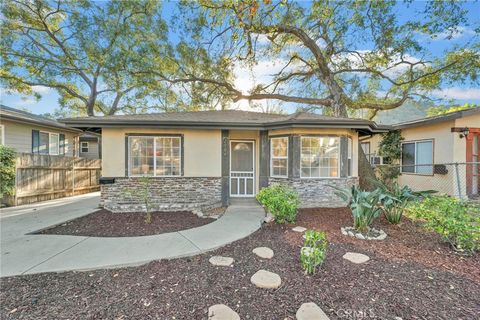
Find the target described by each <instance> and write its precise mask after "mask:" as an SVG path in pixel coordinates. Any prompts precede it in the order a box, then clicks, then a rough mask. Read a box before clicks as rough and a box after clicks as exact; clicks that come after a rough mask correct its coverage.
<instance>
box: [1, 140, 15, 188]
mask: <svg viewBox="0 0 480 320" xmlns="http://www.w3.org/2000/svg"><path fill="white" fill-rule="evenodd" d="M16 156H17V154H16V152H15V150H14V149H12V148H9V147H6V146H3V145H0V181H1V183H0V197H3V195H10V196H12V195H14V194H15V160H16Z"/></svg>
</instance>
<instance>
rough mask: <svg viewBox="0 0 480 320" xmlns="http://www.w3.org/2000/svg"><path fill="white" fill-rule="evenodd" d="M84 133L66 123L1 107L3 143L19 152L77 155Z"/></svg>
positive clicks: (0, 130)
mask: <svg viewBox="0 0 480 320" xmlns="http://www.w3.org/2000/svg"><path fill="white" fill-rule="evenodd" d="M81 133H82V131H81V130H79V129H75V128H70V127H67V126H66V125H65V124H64V123H60V122H57V121H54V120H51V119H48V118H45V117H42V116H39V115H35V114H32V113H29V112H25V111H22V110H18V109H14V108H10V107H7V106H3V105H2V106H0V134H1V137H0V142H1V143H2V144H3V145H6V146H9V147H12V148H13V149H15V150H16V151H17V152H25V153H36V154H47V155H66V156H74V155H76V150H75V139H76V137H77V136H79V135H80V134H81Z"/></svg>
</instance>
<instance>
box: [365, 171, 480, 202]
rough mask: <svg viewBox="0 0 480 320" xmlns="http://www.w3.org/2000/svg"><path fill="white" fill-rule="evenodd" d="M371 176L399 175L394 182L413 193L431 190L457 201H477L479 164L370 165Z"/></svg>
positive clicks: (478, 197)
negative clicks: (372, 173) (410, 189)
mask: <svg viewBox="0 0 480 320" xmlns="http://www.w3.org/2000/svg"><path fill="white" fill-rule="evenodd" d="M372 167H373V169H374V172H375V175H376V176H377V177H378V178H380V179H382V180H385V177H388V176H391V175H392V174H395V173H397V174H399V176H398V178H396V181H398V183H399V184H400V185H408V186H409V187H410V188H412V189H413V190H416V191H420V190H435V191H438V193H439V194H446V195H450V196H453V197H457V198H460V199H465V200H467V199H472V200H480V196H479V194H480V190H479V189H480V162H463V163H441V164H438V163H435V164H416V165H404V166H402V165H395V164H372Z"/></svg>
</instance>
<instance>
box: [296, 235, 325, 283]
mask: <svg viewBox="0 0 480 320" xmlns="http://www.w3.org/2000/svg"><path fill="white" fill-rule="evenodd" d="M327 248H328V242H327V237H326V235H325V232H319V231H315V230H307V231H306V232H305V241H304V243H303V247H302V249H301V250H300V261H301V264H302V268H303V269H304V270H305V273H306V274H315V271H316V269H317V268H318V266H320V265H322V264H323V262H324V261H325V258H326V256H327Z"/></svg>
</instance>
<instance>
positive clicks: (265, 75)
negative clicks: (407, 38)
mask: <svg viewBox="0 0 480 320" xmlns="http://www.w3.org/2000/svg"><path fill="white" fill-rule="evenodd" d="M170 6H171V4H167V5H166V6H164V11H165V12H166V15H167V16H168V12H170V11H171V7H170ZM465 8H466V9H467V10H468V17H467V18H468V20H469V22H470V23H471V24H476V25H477V26H478V25H479V19H480V18H479V14H480V3H479V2H474V1H471V2H467V3H466V4H465ZM415 9H416V8H415V3H413V6H412V7H411V8H406V7H404V6H399V8H398V14H399V19H400V21H401V20H402V19H404V18H405V17H408V16H409V15H411V14H413V12H414V10H415ZM474 35H475V32H474V30H473V29H472V27H469V26H464V27H461V28H459V30H458V32H457V33H456V34H454V36H453V39H452V40H450V41H447V40H445V35H439V36H438V37H437V38H436V39H430V38H426V37H425V36H422V35H419V37H425V39H422V40H424V41H427V42H428V45H429V47H430V50H431V53H432V54H433V55H441V54H442V52H443V51H444V50H445V49H447V48H448V47H449V46H451V45H455V44H458V45H461V44H462V43H465V42H466V41H469V40H471V39H472V37H473V36H474ZM170 37H171V38H172V39H171V40H174V39H173V38H174V37H175V35H173V34H172V35H171V36H170ZM477 37H478V36H477ZM477 41H478V40H477ZM281 62H282V61H266V60H264V61H259V63H258V65H257V66H255V67H253V69H252V70H251V71H250V70H245V69H242V68H240V67H238V68H236V70H235V74H236V77H237V78H236V81H235V85H236V87H237V88H239V89H240V90H242V91H244V92H247V91H248V90H249V89H250V88H252V87H253V86H254V83H255V82H256V83H258V82H268V80H269V79H270V75H271V74H273V73H275V72H278V71H279V70H280V68H282V66H283V65H282V63H281ZM34 91H35V92H36V93H39V94H40V95H41V96H42V98H41V99H40V100H38V101H37V100H36V99H35V97H33V96H25V95H21V94H16V93H11V92H8V90H1V91H0V102H1V104H3V105H7V106H10V107H14V108H19V109H24V110H27V111H30V112H33V113H36V114H44V113H51V112H53V111H54V110H55V109H57V108H58V106H59V105H58V94H57V93H56V92H55V90H53V89H50V88H46V87H34ZM430 96H431V97H433V98H444V99H448V100H452V103H454V104H464V103H473V104H480V88H478V87H472V86H468V85H467V86H466V85H461V84H458V85H454V86H449V87H443V88H442V89H440V90H435V91H433V92H431V93H430ZM260 104H261V105H262V106H263V108H275V107H276V106H277V105H278V102H276V101H263V102H260ZM236 107H238V108H240V109H246V110H248V109H251V107H250V105H249V104H248V102H246V101H242V102H239V103H238V104H237V106H236ZM282 107H283V109H284V110H285V111H287V112H293V111H295V105H285V104H283V105H282Z"/></svg>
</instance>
